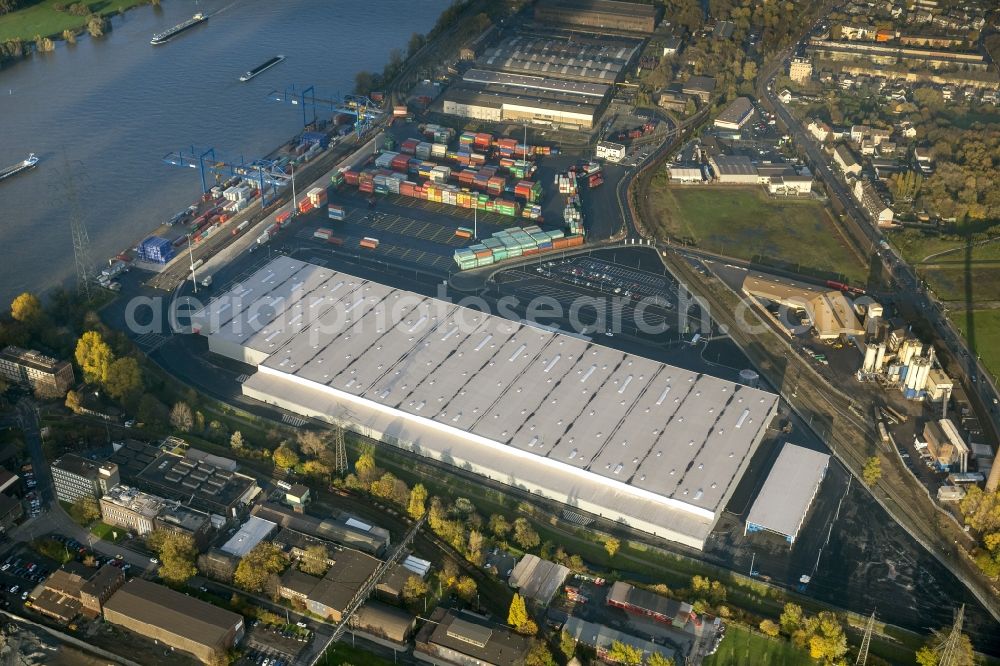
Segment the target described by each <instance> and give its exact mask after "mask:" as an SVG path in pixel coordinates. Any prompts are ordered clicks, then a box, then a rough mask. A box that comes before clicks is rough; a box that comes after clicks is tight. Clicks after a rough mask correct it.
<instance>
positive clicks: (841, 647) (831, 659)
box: [809, 611, 847, 664]
mask: <svg viewBox="0 0 1000 666" xmlns="http://www.w3.org/2000/svg"><path fill="white" fill-rule="evenodd" d="M815 620H816V622H815V625H816V628H815V630H814V633H813V635H812V636H811V637H810V638H809V656H811V657H812V658H813V659H818V660H820V661H821V662H822V663H824V664H838V663H840V662H841V659H842V658H843V656H844V655H845V654H847V636H845V635H844V628H843V627H842V626H841V624H840V620H838V619H837V616H836V615H834V614H833V613H830V612H829V611H823V612H821V613H820V614H819V615H817V616H816V618H815Z"/></svg>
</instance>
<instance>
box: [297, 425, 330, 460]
mask: <svg viewBox="0 0 1000 666" xmlns="http://www.w3.org/2000/svg"><path fill="white" fill-rule="evenodd" d="M298 440H299V451H301V452H302V455H304V456H307V457H313V458H315V457H318V456H319V455H321V454H322V453H323V452H324V451H326V441H325V440H324V439H323V438H322V437H321V436H320V435H319V433H317V432H314V431H312V430H306V431H304V432H300V433H299V436H298Z"/></svg>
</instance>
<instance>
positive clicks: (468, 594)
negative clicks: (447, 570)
mask: <svg viewBox="0 0 1000 666" xmlns="http://www.w3.org/2000/svg"><path fill="white" fill-rule="evenodd" d="M454 590H455V594H457V595H458V596H460V597H461V598H462V599H465V600H466V601H472V600H473V599H475V598H476V592H477V591H478V588H477V587H476V581H474V580H472V578H470V577H469V576H462V577H461V578H459V579H458V580H456V581H455V585H454Z"/></svg>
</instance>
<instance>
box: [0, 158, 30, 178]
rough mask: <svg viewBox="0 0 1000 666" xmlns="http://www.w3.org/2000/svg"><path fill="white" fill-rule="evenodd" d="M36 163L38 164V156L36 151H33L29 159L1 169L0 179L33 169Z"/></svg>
mask: <svg viewBox="0 0 1000 666" xmlns="http://www.w3.org/2000/svg"><path fill="white" fill-rule="evenodd" d="M36 164H38V157H37V156H36V155H35V154H34V153H31V154H30V155H28V159H26V160H21V161H20V162H18V163H17V164H12V165H11V166H9V167H7V168H5V169H0V180H4V179H6V178H10V177H11V176H16V175H17V174H19V173H21V172H22V171H27V170H28V169H33V168H35V165H36Z"/></svg>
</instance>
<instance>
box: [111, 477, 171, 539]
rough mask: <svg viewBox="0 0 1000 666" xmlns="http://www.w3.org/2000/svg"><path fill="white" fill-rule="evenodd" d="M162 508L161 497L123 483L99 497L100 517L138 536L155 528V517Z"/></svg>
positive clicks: (162, 501)
mask: <svg viewBox="0 0 1000 666" xmlns="http://www.w3.org/2000/svg"><path fill="white" fill-rule="evenodd" d="M163 508H164V500H163V498H162V497H156V496H155V495H149V494H147V493H144V492H142V491H140V490H137V489H136V488H132V487H130V486H125V485H117V486H115V487H114V488H112V489H111V490H109V491H108V492H107V493H105V494H104V496H103V497H101V519H102V520H103V521H104V522H106V523H108V524H109V525H117V526H119V527H123V528H125V529H126V530H129V531H132V532H135V533H136V534H138V535H139V536H145V535H147V534H149V533H150V532H152V531H153V530H155V529H156V522H155V521H156V517H157V516H158V515H160V511H162V510H163Z"/></svg>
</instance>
